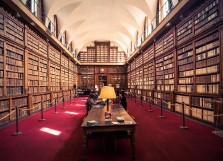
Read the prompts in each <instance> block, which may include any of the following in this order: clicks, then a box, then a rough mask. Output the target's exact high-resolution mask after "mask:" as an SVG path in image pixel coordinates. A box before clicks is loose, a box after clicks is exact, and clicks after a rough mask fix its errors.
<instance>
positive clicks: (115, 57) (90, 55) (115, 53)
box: [78, 41, 126, 63]
mask: <svg viewBox="0 0 223 161" xmlns="http://www.w3.org/2000/svg"><path fill="white" fill-rule="evenodd" d="M78 58H79V61H80V62H84V63H92V62H93V63H95V62H97V63H107V62H111V63H117V62H125V60H126V54H125V52H124V51H120V50H119V47H118V46H116V45H112V46H111V44H110V42H99V41H95V42H94V45H93V46H92V45H90V46H87V51H80V52H79V54H78Z"/></svg>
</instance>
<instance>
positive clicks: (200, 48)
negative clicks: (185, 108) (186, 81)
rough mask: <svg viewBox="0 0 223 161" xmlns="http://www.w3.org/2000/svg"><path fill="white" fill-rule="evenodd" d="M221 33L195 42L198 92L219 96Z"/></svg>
mask: <svg viewBox="0 0 223 161" xmlns="http://www.w3.org/2000/svg"><path fill="white" fill-rule="evenodd" d="M218 35H219V33H218V32H214V33H211V34H210V35H207V36H206V37H203V38H202V39H199V40H197V41H195V54H196V71H195V74H196V92H197V93H209V94H218V93H219V85H220V69H219V68H220V46H219V45H220V43H219V36H218Z"/></svg>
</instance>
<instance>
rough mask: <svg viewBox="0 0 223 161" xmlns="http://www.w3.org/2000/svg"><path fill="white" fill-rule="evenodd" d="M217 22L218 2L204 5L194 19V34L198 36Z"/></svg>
mask: <svg viewBox="0 0 223 161" xmlns="http://www.w3.org/2000/svg"><path fill="white" fill-rule="evenodd" d="M218 21H219V0H214V1H211V2H209V3H207V4H206V5H205V7H203V8H202V9H200V10H199V12H198V13H197V14H196V15H195V17H194V32H195V34H198V33H200V32H202V31H203V30H205V29H207V28H209V27H211V26H212V25H214V24H216V23H217V22H218Z"/></svg>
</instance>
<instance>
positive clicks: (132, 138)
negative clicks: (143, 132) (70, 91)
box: [130, 129, 136, 160]
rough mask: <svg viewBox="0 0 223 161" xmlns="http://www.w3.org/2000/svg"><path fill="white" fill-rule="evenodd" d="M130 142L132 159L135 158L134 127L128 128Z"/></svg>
mask: <svg viewBox="0 0 223 161" xmlns="http://www.w3.org/2000/svg"><path fill="white" fill-rule="evenodd" d="M130 142H131V146H132V159H133V160H135V159H136V152H135V129H131V130H130Z"/></svg>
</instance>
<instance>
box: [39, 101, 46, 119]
mask: <svg viewBox="0 0 223 161" xmlns="http://www.w3.org/2000/svg"><path fill="white" fill-rule="evenodd" d="M39 121H45V119H44V118H43V102H41V118H40V119H39Z"/></svg>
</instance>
